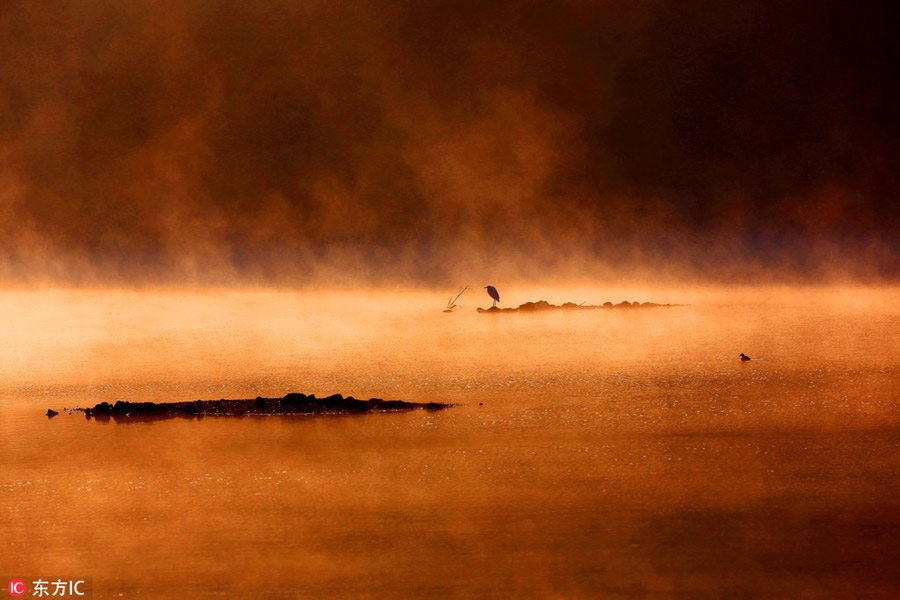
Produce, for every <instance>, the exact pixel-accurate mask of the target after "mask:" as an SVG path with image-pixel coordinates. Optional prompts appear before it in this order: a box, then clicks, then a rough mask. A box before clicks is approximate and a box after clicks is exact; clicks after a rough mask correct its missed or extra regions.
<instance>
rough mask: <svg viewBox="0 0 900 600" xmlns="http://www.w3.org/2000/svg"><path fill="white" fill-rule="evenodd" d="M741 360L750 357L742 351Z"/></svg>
mask: <svg viewBox="0 0 900 600" xmlns="http://www.w3.org/2000/svg"><path fill="white" fill-rule="evenodd" d="M741 360H750V357H749V356H747V355H746V354H744V353H743V352H741Z"/></svg>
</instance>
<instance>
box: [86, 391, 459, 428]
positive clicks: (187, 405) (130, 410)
mask: <svg viewBox="0 0 900 600" xmlns="http://www.w3.org/2000/svg"><path fill="white" fill-rule="evenodd" d="M447 406H450V405H449V404H440V403H436V402H429V403H416V402H403V401H401V400H391V401H387V402H386V401H384V400H381V399H380V398H372V399H371V400H357V399H356V398H354V397H352V396H348V397H346V398H344V397H343V396H342V395H340V394H332V395H331V396H328V397H327V398H321V399H317V398H316V397H315V396H314V395H309V396H307V395H305V394H287V395H286V396H284V397H283V398H263V397H261V396H258V397H257V398H255V399H253V400H206V401H204V400H196V401H193V402H169V403H160V404H157V403H154V402H126V401H119V402H116V403H115V405H113V406H112V407H111V406H110V405H109V404H108V403H106V402H103V403H101V404H98V405H96V406H95V407H93V408H88V409H77V410H84V413H85V415H86V416H87V417H88V418H91V417H93V418H96V419H100V420H104V421H106V420H109V418H110V416H112V418H113V419H116V420H118V419H124V420H126V421H127V420H134V419H141V418H143V419H146V418H169V417H190V418H193V417H198V418H199V417H203V416H237V417H239V416H243V415H245V414H255V415H260V414H263V415H290V414H306V415H309V414H358V413H366V412H370V411H373V410H413V409H419V408H421V409H426V410H435V409H438V408H445V407H447Z"/></svg>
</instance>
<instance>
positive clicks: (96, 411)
mask: <svg viewBox="0 0 900 600" xmlns="http://www.w3.org/2000/svg"><path fill="white" fill-rule="evenodd" d="M90 412H91V414H92V415H109V414H111V413H112V407H111V406H110V405H109V402H101V403H100V404H97V405H95V406H94V408H91V409H90Z"/></svg>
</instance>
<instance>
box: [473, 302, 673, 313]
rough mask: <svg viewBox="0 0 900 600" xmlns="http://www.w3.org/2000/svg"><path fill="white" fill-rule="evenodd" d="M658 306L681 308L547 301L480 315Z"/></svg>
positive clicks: (492, 310)
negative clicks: (552, 302) (560, 303)
mask: <svg viewBox="0 0 900 600" xmlns="http://www.w3.org/2000/svg"><path fill="white" fill-rule="evenodd" d="M657 306H680V305H678V304H655V303H653V302H645V303H644V304H641V303H640V302H634V303H632V302H628V301H627V300H625V301H623V302H620V303H619V304H613V303H612V302H604V303H603V304H602V305H597V304H575V303H574V302H566V303H564V304H562V305H560V306H557V305H556V304H550V303H549V302H547V301H546V300H538V301H537V302H526V303H525V304H520V305H519V306H518V307H517V308H500V307H499V306H492V307H490V308H478V309H477V310H478V312H479V313H492V314H497V313H511V312H539V311H545V310H568V311H574V310H596V309H599V308H643V307H647V308H651V307H657Z"/></svg>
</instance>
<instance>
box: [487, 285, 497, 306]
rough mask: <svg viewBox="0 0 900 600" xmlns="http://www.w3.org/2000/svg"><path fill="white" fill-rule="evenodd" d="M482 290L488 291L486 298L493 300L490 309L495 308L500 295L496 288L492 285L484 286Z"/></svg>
mask: <svg viewBox="0 0 900 600" xmlns="http://www.w3.org/2000/svg"><path fill="white" fill-rule="evenodd" d="M484 289H486V290H487V291H488V296H490V297H491V298H493V299H494V304H493V306H492V307H491V308H493V307H494V306H497V303H498V302H500V294H499V293H498V292H497V288H495V287H494V286H492V285H486V286H484Z"/></svg>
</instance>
